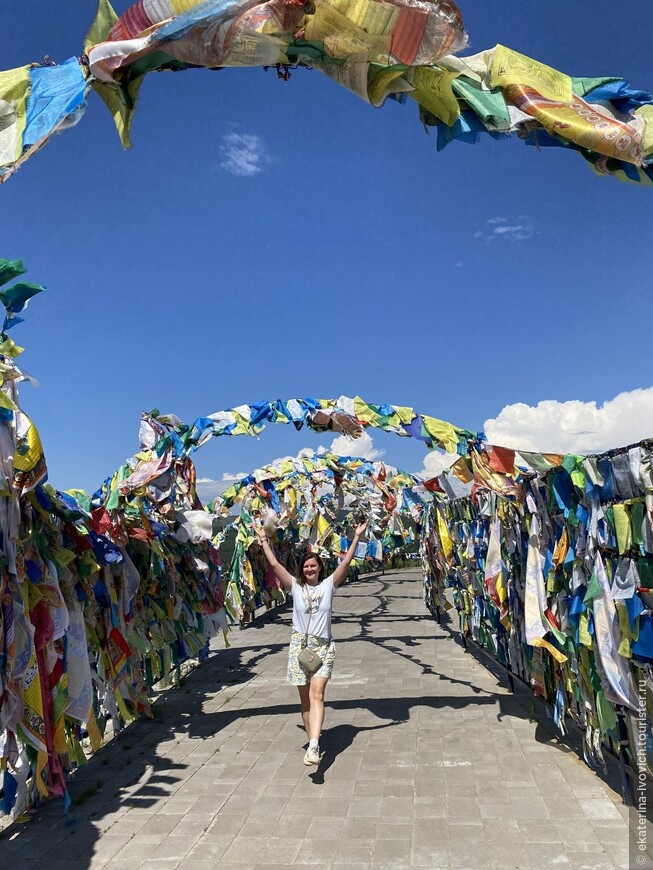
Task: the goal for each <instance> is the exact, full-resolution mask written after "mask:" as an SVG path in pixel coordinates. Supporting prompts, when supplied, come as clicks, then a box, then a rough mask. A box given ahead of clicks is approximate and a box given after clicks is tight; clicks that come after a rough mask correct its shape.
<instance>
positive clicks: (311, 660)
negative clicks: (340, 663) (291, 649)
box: [297, 606, 322, 676]
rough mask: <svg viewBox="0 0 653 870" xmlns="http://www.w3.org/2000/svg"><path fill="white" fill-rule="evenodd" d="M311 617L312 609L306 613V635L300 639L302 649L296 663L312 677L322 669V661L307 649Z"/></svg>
mask: <svg viewBox="0 0 653 870" xmlns="http://www.w3.org/2000/svg"><path fill="white" fill-rule="evenodd" d="M312 615H313V607H312V606H311V609H310V610H309V613H308V622H307V623H306V633H305V634H304V637H303V638H302V648H301V650H300V651H299V653H298V655H297V661H298V662H299V664H300V665H301V666H302V667H303V668H304V670H305V671H308V673H309V674H310V675H311V676H313V674H314V673H316V672H317V671H319V670H320V668H321V667H322V659H321V658H320V657H319V655H318V654H317V653H316V652H313V650H312V649H309V648H308V629H309V627H310V624H311V616H312Z"/></svg>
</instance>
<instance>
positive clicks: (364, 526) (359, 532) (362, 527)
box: [354, 520, 368, 538]
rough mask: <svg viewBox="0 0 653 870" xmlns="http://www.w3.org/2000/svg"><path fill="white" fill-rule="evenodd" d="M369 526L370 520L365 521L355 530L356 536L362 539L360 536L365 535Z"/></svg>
mask: <svg viewBox="0 0 653 870" xmlns="http://www.w3.org/2000/svg"><path fill="white" fill-rule="evenodd" d="M367 525H368V520H365V521H364V522H362V523H359V524H358V525H357V526H356V528H355V529H354V534H355V535H358V537H359V538H360V536H361V535H363V534H364V533H365V530H366V529H367Z"/></svg>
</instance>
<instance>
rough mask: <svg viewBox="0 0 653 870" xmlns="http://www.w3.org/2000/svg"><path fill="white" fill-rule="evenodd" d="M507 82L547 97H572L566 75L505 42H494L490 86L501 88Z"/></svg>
mask: <svg viewBox="0 0 653 870" xmlns="http://www.w3.org/2000/svg"><path fill="white" fill-rule="evenodd" d="M508 85H525V86H526V87H528V88H532V89H533V90H534V91H537V93H538V94H541V95H542V96H543V97H545V98H546V99H547V100H554V101H557V102H561V103H568V102H570V101H571V100H572V99H573V97H574V93H573V90H572V81H571V78H570V77H569V76H568V75H565V73H562V72H559V71H558V70H557V69H553V67H550V66H547V65H546V64H544V63H540V62H539V61H537V60H533V58H531V57H527V56H526V55H525V54H519V52H518V51H513V50H512V49H510V48H506V46H505V45H497V47H496V48H495V50H494V56H493V58H492V67H491V69H490V87H491V88H497V87H499V88H503V87H507V86H508Z"/></svg>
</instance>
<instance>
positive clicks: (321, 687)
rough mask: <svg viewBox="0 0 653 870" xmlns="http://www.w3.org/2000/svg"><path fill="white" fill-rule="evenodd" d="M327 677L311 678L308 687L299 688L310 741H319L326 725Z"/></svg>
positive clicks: (302, 711) (303, 717)
mask: <svg viewBox="0 0 653 870" xmlns="http://www.w3.org/2000/svg"><path fill="white" fill-rule="evenodd" d="M327 682H328V679H327V677H311V681H310V683H308V685H306V686H297V688H298V689H299V703H300V705H301V714H302V722H303V723H304V728H305V730H306V734H307V736H308V739H309V740H319V739H320V734H321V733H322V725H323V723H324V692H325V690H326V684H327Z"/></svg>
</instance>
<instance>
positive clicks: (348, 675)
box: [0, 571, 628, 870]
mask: <svg viewBox="0 0 653 870" xmlns="http://www.w3.org/2000/svg"><path fill="white" fill-rule="evenodd" d="M421 589H422V585H421V574H420V573H419V572H418V571H402V572H392V573H388V572H387V573H386V575H385V576H384V577H380V576H376V577H372V578H368V579H367V580H366V579H365V578H361V579H360V581H358V582H356V583H355V584H353V585H350V586H346V587H344V588H343V589H341V590H340V591H339V593H338V595H337V596H336V607H335V612H336V614H337V615H336V618H335V622H334V634H335V638H336V642H337V657H336V666H335V670H334V678H333V679H332V680H331V682H330V683H329V686H328V692H327V715H326V723H325V731H324V734H323V737H322V741H321V748H322V750H323V752H324V757H323V759H322V762H321V764H320V767H319V768H318V769H317V770H316V769H315V768H306V767H305V766H304V765H303V763H302V755H303V749H302V747H303V745H304V735H303V732H302V731H301V729H300V728H299V722H300V719H299V713H298V703H297V690H296V689H295V688H293V687H291V686H288V685H287V684H286V683H285V671H286V648H287V642H288V639H289V633H290V629H289V624H290V613H289V611H286V610H284V611H283V612H281V611H276V612H273V613H272V614H269V615H267V616H266V617H264V618H263V619H262V620H261V621H260V622H258V623H255V624H254V625H252V626H250V627H248V628H246V629H245V630H244V631H234V632H232V633H231V635H230V640H231V649H229V650H225V649H223V648H220V649H218V650H217V652H216V653H215V655H213V656H211V658H210V659H209V661H208V662H206V663H205V664H204V665H202V666H201V667H200V668H198V669H197V670H195V671H194V672H193V673H191V674H190V675H189V676H188V677H186V679H185V680H184V682H183V685H181V686H180V687H178V688H176V689H173V690H172V691H170V692H169V693H168V694H167V695H166V696H165V698H164V699H163V700H162V701H161V702H160V705H159V712H158V715H157V716H156V718H155V720H154V721H153V722H146V721H143V722H138V723H136V724H134V725H132V726H130V727H129V728H127V729H126V730H125V731H124V732H123V733H122V734H121V735H119V736H118V737H117V739H116V740H114V741H113V742H112V743H110V744H109V745H108V746H107V747H106V748H105V749H103V750H102V751H101V752H100V753H98V755H97V756H96V757H95V758H93V759H92V760H91V761H90V762H89V764H88V765H87V766H86V768H84V770H83V771H81V772H80V774H79V775H78V776H77V777H76V778H75V779H74V780H73V781H72V783H71V792H72V794H73V796H74V798H75V799H76V800H77V801H78V806H77V807H76V809H75V817H76V823H75V824H74V825H72V826H68V827H67V826H66V825H65V823H64V821H63V816H62V806H61V802H60V801H58V802H51V803H49V804H47V805H46V806H45V807H44V808H43V810H41V811H40V812H39V813H38V814H36V815H35V817H33V818H32V820H31V821H30V822H28V823H27V824H23V825H14V826H12V827H11V828H10V829H9V831H8V832H7V833H6V835H5V837H4V838H3V839H2V840H0V858H1V860H2V866H3V867H4V866H6V867H11V868H13V870H22V868H29V867H34V868H36V867H38V868H40V870H43V868H45V870H58V868H62V870H63V868H66V870H69V868H70V867H75V868H76V870H84V868H93V870H100V868H103V870H109V868H111V870H113V868H116V870H117V868H120V870H132V868H133V870H141V868H143V870H154V868H157V870H173V868H178V867H179V868H183V870H186V868H188V870H216V868H219V870H230V868H233V870H236V868H238V870H264V868H265V870H271V868H288V867H293V868H298V867H309V866H310V867H311V868H313V870H315V868H325V870H326V868H333V870H335V868H338V867H340V868H345V867H347V868H374V870H377V868H379V870H380V868H386V870H402V868H411V867H424V868H449V867H451V868H472V870H477V868H478V870H481V868H483V870H485V868H492V870H507V868H516V870H529V868H538V870H539V868H544V867H556V868H570V870H571V868H573V870H583V868H587V870H603V868H605V870H610V868H617V867H619V868H624V867H627V866H628V862H627V810H626V808H625V807H623V806H622V805H621V800H620V796H619V794H618V793H616V792H615V791H613V790H612V789H611V788H610V786H609V785H608V784H606V783H604V782H603V781H602V780H601V779H600V778H599V777H598V776H597V775H595V774H594V773H593V772H592V771H590V770H589V769H588V768H587V767H586V766H585V765H584V763H583V762H582V761H581V760H580V759H579V758H578V757H577V756H576V754H575V753H573V752H571V751H570V750H569V749H568V748H567V747H566V746H565V745H564V744H563V743H561V742H559V741H558V739H557V738H556V737H555V734H554V731H553V730H552V727H549V726H548V725H543V724H541V723H537V722H531V721H529V719H530V718H532V716H533V714H534V707H535V706H537V708H538V709H539V704H538V705H534V704H533V703H532V698H531V696H530V695H529V693H528V692H526V691H523V690H522V691H518V692H517V694H516V695H511V694H510V693H509V691H508V689H507V686H506V682H505V680H504V679H502V678H501V677H499V679H497V677H496V676H494V675H493V674H492V673H491V672H490V671H488V670H486V668H485V667H483V666H482V665H481V664H480V663H479V661H478V660H477V659H476V658H474V656H473V655H471V654H469V653H466V652H465V651H464V650H463V649H462V647H461V646H460V645H459V644H458V643H456V642H455V641H454V640H452V639H451V633H450V631H449V630H448V629H447V628H446V627H443V628H440V627H439V626H438V625H437V623H435V622H434V621H433V620H432V619H431V618H430V617H429V616H428V614H427V612H426V610H425V608H424V605H423V604H422V601H421ZM220 645H221V646H222V640H220Z"/></svg>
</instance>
